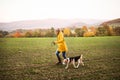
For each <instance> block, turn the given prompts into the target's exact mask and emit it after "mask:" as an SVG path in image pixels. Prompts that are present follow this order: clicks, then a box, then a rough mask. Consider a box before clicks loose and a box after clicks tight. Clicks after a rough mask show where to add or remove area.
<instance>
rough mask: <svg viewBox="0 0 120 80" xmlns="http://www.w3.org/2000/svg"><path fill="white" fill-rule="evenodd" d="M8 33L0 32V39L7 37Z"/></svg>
mask: <svg viewBox="0 0 120 80" xmlns="http://www.w3.org/2000/svg"><path fill="white" fill-rule="evenodd" d="M8 34H9V33H8V32H7V31H2V30H0V37H5V36H6V35H8Z"/></svg>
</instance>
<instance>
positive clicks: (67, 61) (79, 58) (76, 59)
mask: <svg viewBox="0 0 120 80" xmlns="http://www.w3.org/2000/svg"><path fill="white" fill-rule="evenodd" d="M82 59H83V55H80V56H75V57H69V58H66V59H64V60H63V65H65V64H66V67H65V69H68V65H69V64H70V63H71V62H72V64H73V66H74V68H78V67H79V65H80V64H82V65H83V66H84V63H83V60H82ZM75 62H77V63H78V64H77V66H76V65H75Z"/></svg>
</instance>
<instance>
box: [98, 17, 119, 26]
mask: <svg viewBox="0 0 120 80" xmlns="http://www.w3.org/2000/svg"><path fill="white" fill-rule="evenodd" d="M100 25H117V26H118V25H119V26H120V18H118V19H114V20H109V21H106V22H103V23H102V24H100Z"/></svg>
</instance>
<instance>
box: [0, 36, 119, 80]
mask: <svg viewBox="0 0 120 80" xmlns="http://www.w3.org/2000/svg"><path fill="white" fill-rule="evenodd" d="M55 39H56V38H0V80H120V37H119V36H114V37H87V38H86V37H84V38H78V37H76V38H65V40H66V43H67V45H68V49H69V51H68V53H67V57H70V56H75V55H80V54H83V59H84V60H83V61H84V64H85V66H80V67H79V68H78V69H74V68H73V66H72V65H70V66H69V69H67V70H65V69H64V68H65V66H64V65H59V66H57V65H55V63H56V62H57V58H56V56H55V50H56V48H57V46H53V45H51V42H52V41H54V40H55ZM61 57H62V56H61Z"/></svg>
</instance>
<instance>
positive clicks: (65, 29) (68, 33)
mask: <svg viewBox="0 0 120 80" xmlns="http://www.w3.org/2000/svg"><path fill="white" fill-rule="evenodd" d="M63 33H64V35H65V36H67V37H68V36H70V34H71V31H70V29H69V28H64V29H63Z"/></svg>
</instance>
